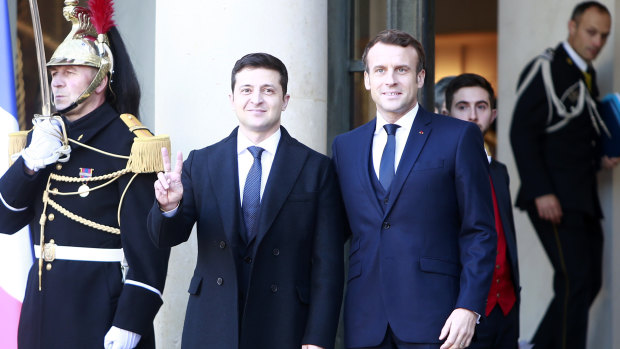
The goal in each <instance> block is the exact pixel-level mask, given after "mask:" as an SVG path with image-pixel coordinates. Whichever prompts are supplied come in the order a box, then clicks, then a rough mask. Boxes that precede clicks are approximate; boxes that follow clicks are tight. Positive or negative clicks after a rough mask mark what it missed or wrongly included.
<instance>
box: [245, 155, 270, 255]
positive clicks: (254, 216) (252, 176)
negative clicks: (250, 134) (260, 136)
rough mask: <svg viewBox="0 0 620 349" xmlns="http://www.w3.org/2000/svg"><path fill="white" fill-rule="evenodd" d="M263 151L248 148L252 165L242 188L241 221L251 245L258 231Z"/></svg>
mask: <svg viewBox="0 0 620 349" xmlns="http://www.w3.org/2000/svg"><path fill="white" fill-rule="evenodd" d="M264 150H265V149H263V148H260V147H255V146H251V147H248V151H249V152H250V154H252V156H253V157H254V163H252V167H250V171H249V172H248V176H247V178H246V179H245V187H243V205H242V210H243V220H244V222H245V231H246V234H247V235H246V237H247V241H246V242H247V243H248V244H249V243H251V242H252V240H253V239H254V238H255V237H256V233H257V230H258V216H259V213H260V179H261V174H262V171H263V170H262V166H261V162H260V157H261V154H262V153H263V151H264Z"/></svg>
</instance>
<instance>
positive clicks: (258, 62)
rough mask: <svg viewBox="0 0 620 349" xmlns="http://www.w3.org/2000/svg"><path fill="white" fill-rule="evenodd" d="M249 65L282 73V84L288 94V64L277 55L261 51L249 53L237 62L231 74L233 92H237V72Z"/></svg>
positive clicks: (283, 89)
mask: <svg viewBox="0 0 620 349" xmlns="http://www.w3.org/2000/svg"><path fill="white" fill-rule="evenodd" d="M247 67H251V68H264V69H270V70H275V71H277V72H278V73H280V85H281V86H282V91H283V92H284V95H286V91H287V86H288V72H287V70H286V66H285V65H284V63H282V61H281V60H279V59H278V58H277V57H274V56H272V55H270V54H268V53H261V52H259V53H249V54H247V55H245V56H243V57H241V58H240V59H239V60H238V61H237V62H236V63H235V66H234V67H233V69H232V73H231V76H230V89H231V90H232V91H233V93H234V92H235V83H237V73H238V72H239V71H241V70H243V69H244V68H247Z"/></svg>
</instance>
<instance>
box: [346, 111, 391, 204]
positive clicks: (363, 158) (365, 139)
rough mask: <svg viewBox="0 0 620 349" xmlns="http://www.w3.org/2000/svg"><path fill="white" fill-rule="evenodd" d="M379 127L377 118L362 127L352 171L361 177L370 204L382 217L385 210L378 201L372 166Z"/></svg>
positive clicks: (362, 186)
mask: <svg viewBox="0 0 620 349" xmlns="http://www.w3.org/2000/svg"><path fill="white" fill-rule="evenodd" d="M376 127H377V118H375V119H374V121H372V122H368V123H366V124H365V125H363V126H361V127H360V132H361V137H358V138H357V139H356V141H357V142H358V143H357V144H355V146H354V149H359V151H358V152H356V156H357V161H355V164H356V168H354V169H351V170H352V171H353V172H355V173H357V174H358V175H359V180H360V182H361V188H362V190H364V192H365V193H366V195H368V200H369V202H372V205H373V206H374V207H375V208H376V209H377V212H378V213H379V214H380V215H382V214H383V209H382V208H381V205H380V204H379V201H378V200H377V195H376V193H375V189H374V187H373V185H372V178H371V176H372V174H371V171H374V170H373V168H372V167H371V165H372V160H371V159H372V141H373V138H374V133H375V128H376Z"/></svg>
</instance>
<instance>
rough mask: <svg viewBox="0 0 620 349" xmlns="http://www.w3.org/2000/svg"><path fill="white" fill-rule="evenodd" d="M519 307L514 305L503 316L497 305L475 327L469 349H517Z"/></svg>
mask: <svg viewBox="0 0 620 349" xmlns="http://www.w3.org/2000/svg"><path fill="white" fill-rule="evenodd" d="M518 315H519V307H518V305H517V304H515V305H514V306H513V307H512V309H510V311H509V312H508V314H506V316H504V313H503V312H502V309H501V308H500V307H499V305H496V306H495V308H493V310H492V311H491V313H490V314H489V316H487V317H486V318H484V319H482V320H480V324H478V325H476V335H475V336H474V339H473V340H472V342H471V345H470V346H469V347H468V348H470V349H517V348H518V346H519V316H518Z"/></svg>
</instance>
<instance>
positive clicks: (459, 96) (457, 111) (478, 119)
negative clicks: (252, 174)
mask: <svg viewBox="0 0 620 349" xmlns="http://www.w3.org/2000/svg"><path fill="white" fill-rule="evenodd" d="M445 100H446V105H447V106H448V112H449V114H450V116H452V117H455V118H457V119H461V120H464V121H469V122H473V123H475V124H476V125H478V127H480V131H482V134H483V135H484V134H485V133H486V131H487V130H488V129H489V127H490V126H491V124H492V123H493V122H494V121H495V118H496V117H497V110H496V109H495V94H494V92H493V87H492V86H491V84H490V83H489V82H488V81H487V80H486V79H485V78H483V77H482V76H480V75H476V74H461V75H459V76H457V77H456V78H454V79H453V80H452V81H451V82H450V84H449V85H448V87H447V88H446V96H445ZM487 158H488V159H489V172H490V175H491V176H490V180H491V193H492V196H493V210H494V211H495V230H496V231H497V256H496V257H495V270H494V271H493V282H492V283H491V290H490V291H489V296H488V298H487V304H486V308H485V311H484V315H485V318H484V319H483V320H482V321H481V322H480V325H479V326H477V327H476V337H475V339H474V341H472V344H471V346H470V348H479V349H491V348H497V349H509V348H513V349H514V348H517V347H518V341H519V289H520V287H519V266H518V264H517V239H516V236H515V228H514V219H513V217H512V201H511V200H510V186H509V178H508V171H507V170H506V166H505V165H504V164H502V163H501V162H499V161H497V160H495V159H493V158H492V157H491V156H488V155H487Z"/></svg>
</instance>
